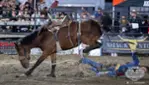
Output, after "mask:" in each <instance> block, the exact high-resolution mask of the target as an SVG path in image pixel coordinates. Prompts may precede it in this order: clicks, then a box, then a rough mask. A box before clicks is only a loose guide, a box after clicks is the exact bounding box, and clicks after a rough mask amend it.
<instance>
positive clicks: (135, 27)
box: [129, 10, 142, 37]
mask: <svg viewBox="0 0 149 85" xmlns="http://www.w3.org/2000/svg"><path fill="white" fill-rule="evenodd" d="M130 15H131V16H130V19H129V25H130V26H131V27H130V31H129V32H130V33H131V34H130V35H133V36H135V37H137V36H139V35H140V33H141V28H140V26H142V19H141V18H140V17H139V16H138V15H137V11H136V10H132V11H131V13H130Z"/></svg>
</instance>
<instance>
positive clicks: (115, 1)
mask: <svg viewBox="0 0 149 85" xmlns="http://www.w3.org/2000/svg"><path fill="white" fill-rule="evenodd" d="M124 1H126V0H113V6H115V5H118V4H120V3H122V2H124Z"/></svg>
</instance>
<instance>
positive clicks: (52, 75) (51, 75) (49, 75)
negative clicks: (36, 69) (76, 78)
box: [47, 74, 56, 78]
mask: <svg viewBox="0 0 149 85" xmlns="http://www.w3.org/2000/svg"><path fill="white" fill-rule="evenodd" d="M47 77H53V78H56V76H55V74H48V75H47Z"/></svg>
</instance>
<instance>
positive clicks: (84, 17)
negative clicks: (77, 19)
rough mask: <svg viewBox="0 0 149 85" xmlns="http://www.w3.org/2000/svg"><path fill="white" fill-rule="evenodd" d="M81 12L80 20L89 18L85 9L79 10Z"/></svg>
mask: <svg viewBox="0 0 149 85" xmlns="http://www.w3.org/2000/svg"><path fill="white" fill-rule="evenodd" d="M81 10H82V12H81V19H83V20H86V19H89V18H90V16H91V15H90V14H89V13H88V12H87V10H86V9H85V8H83V7H82V8H81Z"/></svg>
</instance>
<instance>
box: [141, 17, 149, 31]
mask: <svg viewBox="0 0 149 85" xmlns="http://www.w3.org/2000/svg"><path fill="white" fill-rule="evenodd" d="M142 24H143V27H142V29H141V32H142V33H143V34H148V27H149V22H148V15H144V16H143V22H142Z"/></svg>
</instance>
